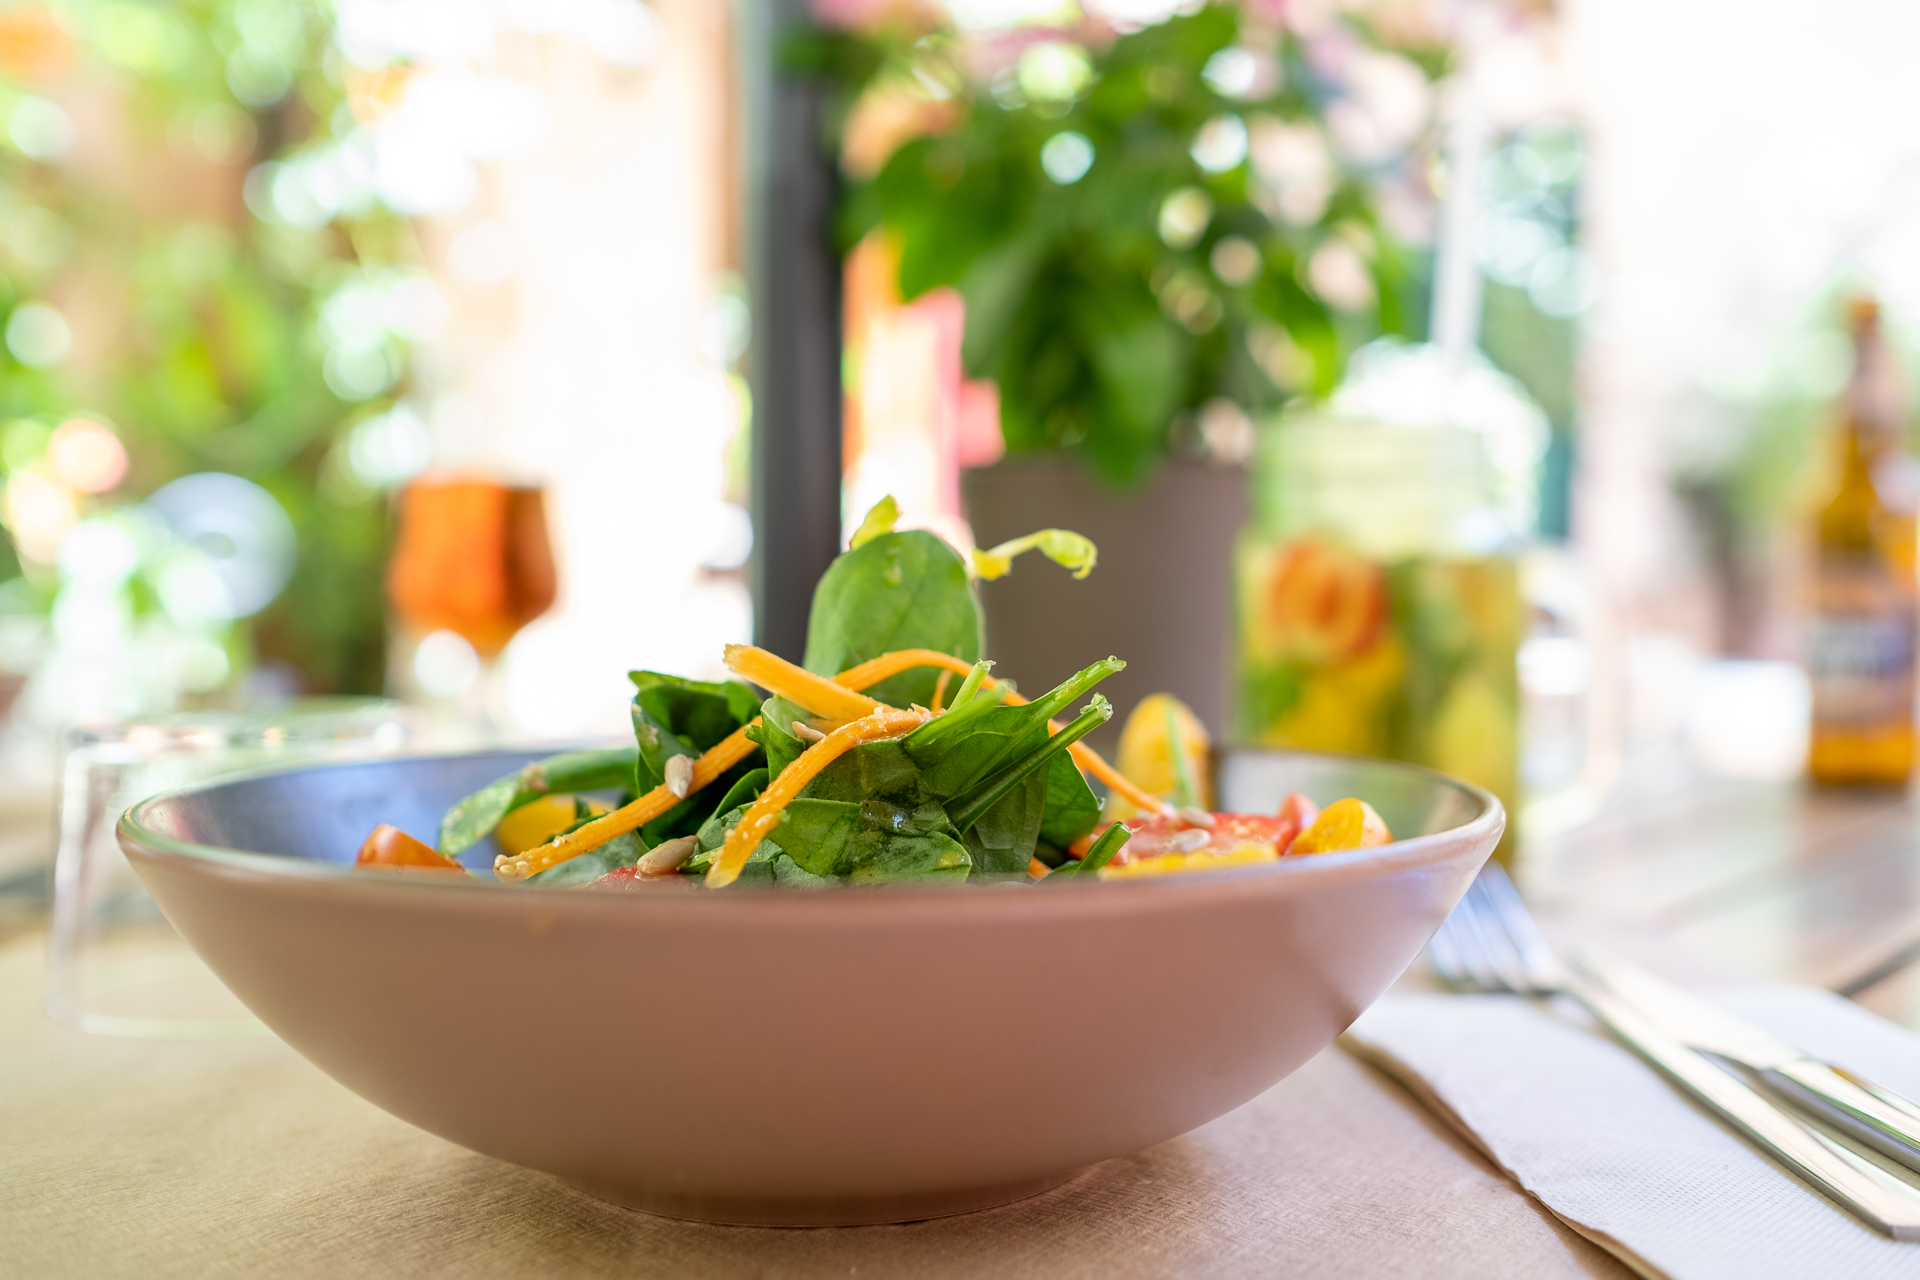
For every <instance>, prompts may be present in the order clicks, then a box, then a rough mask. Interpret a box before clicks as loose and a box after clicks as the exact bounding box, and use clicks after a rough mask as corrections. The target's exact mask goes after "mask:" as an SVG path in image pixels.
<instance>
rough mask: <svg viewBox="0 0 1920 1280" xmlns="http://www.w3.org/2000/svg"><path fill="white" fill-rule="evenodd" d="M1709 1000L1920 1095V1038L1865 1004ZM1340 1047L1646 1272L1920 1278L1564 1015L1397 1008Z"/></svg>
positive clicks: (1919, 1263)
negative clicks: (1379, 1071)
mask: <svg viewBox="0 0 1920 1280" xmlns="http://www.w3.org/2000/svg"><path fill="white" fill-rule="evenodd" d="M1699 994H1700V995H1702V996H1704V997H1705V998H1707V999H1709V1000H1711V1001H1713V1002H1714V1003H1716V1004H1718V1005H1720V1006H1721V1007H1723V1008H1725V1009H1727V1010H1729V1011H1731V1012H1733V1013H1736V1014H1738V1015H1740V1016H1741V1017H1743V1018H1746V1019H1747V1020H1749V1021H1751V1022H1754V1023H1757V1024H1758V1025H1760V1026H1762V1027H1765V1028H1766V1029H1767V1030H1769V1031H1771V1032H1773V1033H1774V1034H1775V1035H1777V1036H1780V1037H1782V1038H1783V1039H1785V1040H1788V1041H1790V1042H1791V1043H1793V1044H1796V1045H1798V1046H1799V1047H1800V1048H1802V1049H1804V1050H1807V1051H1808V1052H1810V1053H1813V1054H1815V1055H1817V1056H1819V1057H1822V1058H1825V1059H1827V1060H1828V1061H1832V1062H1836V1063H1839V1064H1842V1065H1844V1066H1847V1067H1849V1068H1851V1069H1853V1070H1855V1071H1858V1072H1860V1073H1861V1074H1863V1075H1865V1076H1867V1077H1868V1078H1869V1079H1872V1080H1874V1081H1875V1082H1877V1083H1879V1084H1882V1085H1885V1086H1887V1087H1889V1088H1892V1089H1897V1090H1899V1091H1900V1092H1901V1093H1904V1094H1906V1095H1907V1096H1908V1097H1920V1036H1915V1035H1913V1034H1912V1033H1911V1032H1908V1031H1905V1030H1902V1029H1901V1028H1899V1027H1897V1026H1895V1025H1893V1024H1892V1023H1890V1022H1887V1021H1884V1020H1883V1019H1881V1018H1877V1017H1875V1016H1874V1015H1873V1014H1871V1013H1868V1012H1867V1011H1866V1010H1864V1009H1862V1008H1860V1007H1859V1006H1858V1005H1855V1004H1852V1003H1850V1002H1848V1001H1846V1000H1843V999H1841V998H1840V997H1838V996H1836V995H1833V994H1832V993H1830V992H1826V991H1820V990H1817V989H1814V988H1811V987H1790V986H1764V987H1729V988H1719V989H1707V990H1702V991H1701V992H1700V993H1699ZM1343 1043H1344V1044H1345V1045H1346V1047H1347V1048H1348V1049H1349V1050H1351V1051H1352V1052H1354V1053H1356V1054H1358V1055H1360V1056H1361V1057H1363V1058H1365V1059H1366V1060H1368V1061H1370V1062H1373V1063H1374V1064H1375V1065H1377V1066H1379V1067H1380V1068H1382V1069H1383V1070H1385V1071H1386V1072H1388V1073H1389V1074H1390V1075H1392V1076H1394V1077H1395V1078H1396V1079H1398V1080H1399V1081H1400V1082H1401V1083H1402V1084H1404V1085H1405V1086H1407V1088H1409V1089H1410V1090H1412V1092H1413V1093H1414V1094H1415V1096H1416V1097H1419V1098H1420V1099H1421V1100H1422V1101H1423V1102H1424V1103H1426V1104H1427V1105H1428V1106H1429V1107H1431V1108H1433V1110H1434V1111H1435V1112H1436V1113H1437V1114H1439V1115H1440V1116H1441V1117H1442V1118H1443V1119H1445V1120H1446V1121H1447V1122H1448V1123H1449V1124H1451V1125H1453V1126H1454V1127H1455V1128H1457V1129H1459V1130H1461V1132H1462V1133H1463V1134H1465V1135H1466V1136H1467V1137H1468V1139H1469V1140H1470V1141H1473V1142H1474V1143H1475V1144H1476V1145H1478V1146H1479V1147H1480V1148H1481V1149H1482V1150H1483V1151H1484V1152H1485V1153H1486V1154H1487V1155H1488V1157H1489V1158H1490V1159H1492V1160H1493V1161H1494V1163H1495V1164H1497V1165H1499V1166H1500V1167H1501V1168H1503V1169H1504V1170H1506V1171H1507V1173H1509V1174H1510V1175H1511V1176H1512V1177H1513V1178H1514V1179H1515V1180H1516V1181H1518V1182H1519V1183H1520V1185H1521V1186H1522V1187H1524V1188H1525V1189H1526V1190H1527V1191H1528V1192H1529V1193H1531V1194H1532V1195H1534V1196H1536V1197H1538V1198H1539V1199H1540V1201H1541V1202H1542V1203H1544V1204H1545V1205H1546V1206H1547V1207H1548V1208H1549V1209H1551V1210H1552V1211H1553V1212H1554V1213H1555V1214H1557V1215H1558V1216H1559V1217H1560V1218H1561V1219H1563V1220H1564V1221H1565V1222H1567V1223H1568V1224H1569V1225H1570V1226H1572V1227H1573V1228H1574V1229H1575V1230H1576V1231H1579V1232H1580V1233H1581V1234H1582V1235H1585V1236H1586V1237H1587V1238H1589V1239H1591V1240H1592V1241H1594V1243H1596V1244H1598V1245H1600V1246H1601V1247H1602V1248H1604V1249H1607V1250H1608V1251H1610V1252H1612V1253H1613V1254H1614V1255H1615V1256H1617V1257H1619V1258H1620V1259H1621V1261H1623V1262H1625V1263H1626V1264H1627V1265H1628V1266H1630V1267H1633V1268H1634V1269H1635V1270H1637V1271H1639V1272H1640V1273H1641V1274H1643V1275H1647V1276H1653V1277H1667V1278H1670V1280H1717V1278H1719V1277H1727V1278H1728V1280H1754V1278H1755V1277H1767V1276H1792V1277H1801V1276H1835V1277H1847V1278H1848V1280H1869V1278H1878V1277H1882V1276H1887V1277H1892V1276H1904V1277H1920V1244H1898V1243H1895V1242H1894V1241H1892V1240H1889V1239H1887V1238H1886V1237H1885V1236H1882V1235H1879V1234H1878V1233H1876V1232H1874V1231H1873V1230H1872V1229H1871V1228H1869V1227H1867V1226H1866V1225H1865V1224H1863V1223H1861V1222H1860V1221H1859V1220H1858V1219H1856V1218H1854V1217H1853V1216H1852V1215H1851V1214H1850V1213H1848V1212H1846V1211H1845V1210H1843V1209H1841V1208H1839V1207H1838V1206H1837V1205H1835V1204H1834V1203H1833V1202H1831V1201H1829V1200H1827V1199H1826V1198H1825V1197H1824V1196H1822V1195H1820V1194H1819V1193H1818V1192H1816V1191H1814V1190H1813V1189H1812V1188H1811V1187H1809V1186H1807V1185H1806V1184H1804V1183H1802V1182H1800V1181H1799V1180H1798V1179H1796V1178H1794V1177H1793V1176H1791V1175H1789V1174H1788V1173H1786V1172H1785V1171H1784V1170H1782V1169H1781V1168H1780V1166H1778V1165H1776V1164H1774V1163H1773V1162H1772V1161H1771V1160H1769V1159H1768V1158H1767V1157H1766V1156H1763V1155H1761V1154H1760V1153H1759V1152H1758V1151H1757V1150H1755V1149H1754V1148H1752V1147H1750V1146H1748V1145H1747V1144H1746V1142H1744V1141H1743V1140H1742V1139H1740V1138H1738V1137H1736V1136H1734V1134H1733V1133H1732V1132H1731V1131H1730V1130H1728V1129H1726V1128H1724V1127H1723V1126H1722V1125H1721V1124H1720V1123H1719V1122H1718V1121H1716V1120H1715V1119H1713V1118H1712V1117H1711V1116H1710V1115H1708V1114H1707V1113H1706V1112H1705V1111H1702V1110H1700V1109H1699V1108H1697V1107H1696V1106H1695V1105H1694V1104H1693V1103H1692V1102H1690V1101H1689V1100H1688V1099H1687V1098H1686V1097H1685V1096H1684V1095H1683V1094H1681V1093H1680V1092H1679V1091H1677V1090H1676V1089H1674V1088H1673V1087H1672V1086H1671V1085H1669V1084H1667V1083H1666V1081H1665V1080H1663V1079H1662V1078H1661V1077H1660V1076H1658V1075H1656V1074H1655V1073H1654V1071H1653V1069H1652V1068H1651V1067H1648V1066H1647V1065H1646V1064H1644V1063H1643V1062H1641V1060H1640V1059H1638V1058H1636V1057H1635V1056H1634V1055H1633V1054H1632V1053H1631V1052H1629V1051H1628V1050H1627V1049H1625V1048H1624V1047H1622V1046H1621V1045H1620V1044H1619V1043H1618V1042H1616V1041H1614V1040H1613V1039H1611V1038H1610V1037H1608V1035H1607V1034H1606V1032H1605V1031H1603V1030H1601V1029H1599V1028H1598V1027H1597V1026H1596V1025H1595V1024H1594V1023H1593V1022H1592V1021H1591V1020H1590V1019H1588V1018H1587V1017H1586V1015H1585V1013H1584V1011H1580V1010H1577V1009H1575V1008H1574V1007H1573V1006H1571V1005H1570V1004H1569V1003H1568V1002H1566V1001H1554V1002H1552V1003H1550V1004H1548V1003H1540V1004H1536V1003H1534V1002H1530V1001H1527V1000H1524V999H1522V998H1520V997H1518V996H1466V995H1417V994H1408V995H1391V996H1388V997H1387V998H1385V999H1383V1000H1381V1001H1380V1002H1379V1003H1378V1004H1376V1005H1375V1006H1374V1007H1373V1008H1372V1009H1370V1010H1369V1011H1368V1012H1367V1013H1366V1014H1364V1015H1363V1016H1362V1017H1361V1018H1360V1020H1359V1021H1358V1022H1356V1023H1355V1024H1354V1025H1353V1028H1352V1029H1351V1030H1350V1031H1349V1032H1348V1033H1347V1036H1346V1038H1345V1040H1344V1041H1343Z"/></svg>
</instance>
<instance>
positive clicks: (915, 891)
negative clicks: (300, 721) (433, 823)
mask: <svg viewBox="0 0 1920 1280" xmlns="http://www.w3.org/2000/svg"><path fill="white" fill-rule="evenodd" d="M534 750H542V751H544V750H546V749H545V748H539V749H526V750H523V749H516V748H512V747H495V748H488V749H484V750H476V751H457V752H444V753H436V754H421V755H394V756H384V757H380V758H377V759H371V760H369V759H358V760H335V761H326V762H320V763H315V762H308V763H306V764H296V765H278V766H270V767H267V768H262V769H252V770H247V771H245V772H240V773H232V774H226V775H223V776H221V777H219V778H211V779H203V780H201V781H199V782H196V783H192V784H190V785H187V786H182V787H175V788H172V789H171V790H167V791H162V792H158V793H156V794H154V795H151V796H148V797H147V798H146V799H144V800H141V801H139V802H138V803H136V804H134V805H132V806H130V807H129V808H127V809H126V810H125V811H124V812H123V813H122V814H121V815H120V817H119V819H118V821H116V822H115V824H114V834H115V836H116V837H117V839H118V842H119V844H120V846H121V848H122V849H123V850H125V851H126V852H127V853H129V854H132V853H134V852H136V850H137V851H138V853H139V854H141V855H143V856H146V857H149V858H154V859H156V860H160V861H165V862H171V863H175V864H187V865H192V866H194V867H195V868H196V869H199V870H203V871H207V872H211V873H213V874H215V875H218V876H219V877H220V878H222V879H243V880H254V881H258V880H271V881H282V882H290V881H304V882H309V883H319V884H331V885H338V886H352V887H355V888H366V889H370V890H375V891H378V892H382V893H384V892H389V891H393V892H404V893H433V894H443V895H444V894H472V893H476V892H478V893H484V894H486V895H487V896H488V897H490V898H492V899H494V900H495V901H499V902H502V903H505V902H515V903H518V904H520V905H523V906H524V905H531V904H532V903H533V902H534V901H535V899H534V898H530V897H528V896H527V895H528V894H529V893H531V894H533V895H536V896H537V898H538V901H539V903H540V905H542V906H554V905H558V904H559V903H560V902H567V903H580V904H585V903H596V902H597V903H602V904H606V905H608V906H612V907H614V908H615V909H622V908H627V909H630V908H631V907H632V905H633V904H636V903H645V904H649V905H653V906H659V907H674V906H676V905H683V906H686V907H695V906H696V905H698V907H699V908H700V909H710V907H711V904H714V903H717V902H733V903H770V902H776V901H777V902H780V903H783V904H785V903H792V904H796V905H797V904H799V903H802V902H851V901H856V900H861V901H876V900H885V901H887V902H892V903H899V902H901V901H902V900H903V899H908V898H916V899H923V900H937V901H941V902H954V901H960V900H966V901H990V902H999V903H1003V904H1004V903H1006V902H1008V900H1009V898H1010V897H1011V896H1012V895H1006V894H1001V893H993V892H988V893H981V892H979V890H980V889H981V888H989V887H990V886H973V887H972V889H971V890H969V889H968V886H965V885H939V886H930V885H914V884H889V885H862V886H844V887H854V888H859V889H861V890H863V891H862V892H859V893H852V894H848V893H832V894H822V893H782V894H775V893H768V892H759V891H753V892H748V893H740V894H715V895H709V894H682V893H664V894H631V893H579V892H577V890H579V889H580V888H582V887H583V886H580V885H537V884H521V883H503V882H499V881H493V880H487V879H485V878H484V877H483V876H481V875H471V876H468V877H465V878H463V879H461V880H454V879H452V878H451V877H447V876H441V875H413V874H409V873H407V872H406V871H405V870H404V869H398V868H395V869H386V870H384V871H383V870H380V869H369V868H363V867H357V866H356V865H355V864H353V863H351V862H325V861H321V860H320V859H317V858H296V857H291V856H288V855H286V854H277V853H263V852H259V851H256V850H247V849H231V848H225V847H222V846H219V845H208V844H199V843H196V842H194V841H190V840H181V839H178V838H176V837H174V836H169V835H165V834H163V833H161V832H159V831H155V830H154V829H153V828H151V827H149V826H147V825H145V823H144V821H143V815H144V813H145V812H146V810H148V809H149V808H151V807H152V806H154V805H158V804H162V803H165V802H167V801H171V800H174V799H177V798H179V797H181V796H186V795H192V794H196V793H199V792H202V791H210V790H212V789H214V788H216V787H222V786H227V785H229V784H232V783H237V782H248V781H253V780H256V779H260V778H268V777H278V776H282V775H286V774H293V773H312V772H318V771H320V770H323V769H336V768H350V767H365V766H369V765H382V764H409V763H424V762H431V761H450V760H470V759H476V758H479V757H482V756H518V755H527V754H532V753H533V751H534ZM547 753H548V754H551V752H547ZM1223 754H1233V755H1243V756H1244V755H1260V756H1282V757H1285V756H1299V757H1306V758H1309V759H1315V760H1349V761H1354V762H1356V763H1364V764H1366V765H1369V766H1375V767H1384V768H1389V769H1395V770H1400V771H1403V772H1407V773H1413V774H1420V775H1424V776H1426V777H1427V778H1429V779H1431V780H1433V781H1435V782H1438V783H1440V784H1442V785H1444V786H1447V787H1450V788H1452V789H1454V790H1456V791H1459V792H1464V793H1465V794H1466V795H1467V797H1468V798H1469V799H1471V800H1473V801H1475V802H1476V803H1478V804H1479V806H1480V812H1479V813H1477V814H1476V815H1475V816H1474V817H1472V818H1471V819H1469V820H1468V821H1466V822H1463V823H1461V824H1460V825H1459V826H1454V827H1447V828H1445V829H1443V830H1440V831H1432V832H1428V833H1426V834H1425V835H1418V836H1412V837H1410V838H1408V839H1405V840H1395V841H1393V842H1392V843H1390V844H1384V845H1377V846H1374V847H1372V848H1365V849H1348V850H1343V851H1341V852H1338V853H1322V854H1315V855H1313V856H1312V857H1302V858H1278V859H1275V860H1274V861H1272V862H1258V863H1248V864H1241V865H1237V866H1230V867H1219V868H1213V869H1209V870H1205V871H1199V872H1195V873H1193V874H1189V875H1169V876H1137V877H1136V876H1128V877H1124V878H1120V879H1115V880H1100V879H1093V880H1089V881H1087V882H1086V883H1084V884H1083V883H1077V881H1078V879H1079V878H1078V877H1075V880H1076V883H1075V884H1072V885H1065V886H1057V887H1055V888H1054V889H1053V890H1051V891H1050V892H1049V893H1048V894H1047V900H1051V901H1060V900H1062V898H1061V895H1062V894H1065V895H1069V896H1070V897H1071V898H1074V899H1079V900H1085V899H1086V896H1087V895H1091V894H1101V895H1113V897H1112V898H1110V900H1113V901H1118V900H1120V895H1139V896H1145V895H1149V894H1156V893H1157V894H1166V893H1182V894H1186V893H1194V892H1200V891H1204V890H1208V889H1215V888H1232V887H1233V886H1239V885H1244V884H1246V883H1247V882H1248V881H1262V882H1267V881H1271V882H1274V883H1275V884H1290V883H1293V882H1295V881H1316V880H1322V879H1327V878H1337V879H1347V878H1351V877H1354V876H1356V875H1357V876H1361V877H1371V876H1372V875H1376V874H1378V875H1391V874H1393V873H1395V872H1398V871H1401V870H1405V869H1407V868H1410V867H1415V866H1419V865H1422V864H1425V863H1429V862H1438V861H1444V860H1445V859H1446V858H1448V857H1450V856H1452V855H1453V853H1454V852H1456V851H1457V849H1458V848H1459V847H1460V845H1461V844H1462V843H1463V842H1464V843H1466V844H1474V843H1477V842H1478V841H1480V840H1481V839H1485V840H1486V847H1487V849H1488V850H1489V852H1491V850H1492V849H1493V846H1494V845H1495V844H1496V843H1498V841H1499V838H1500V835H1501V833H1502V831H1503V830H1504V829H1505V827H1506V821H1507V815H1506V808H1505V806H1504V805H1503V804H1502V803H1501V801H1500V799H1499V797H1497V796H1495V795H1494V794H1493V793H1492V792H1491V791H1488V790H1487V789H1486V788H1484V787H1481V786H1478V785H1476V784H1475V783H1471V782H1468V781H1466V780H1465V779H1463V778H1457V777H1454V776H1453V775H1451V774H1447V773H1442V772H1441V771H1440V770H1438V769H1432V768H1428V767H1427V766H1425V765H1419V764H1413V763H1411V762H1408V761H1404V760H1389V759H1385V758H1383V757H1379V756H1363V755H1357V754H1352V753H1347V752H1334V751H1307V750H1296V749H1291V748H1285V747H1263V746H1229V747H1226V748H1224V749H1223ZM1222 812H1225V811H1222ZM369 870H372V872H373V873H372V874H368V872H369ZM1036 883H1037V882H1036ZM503 889H504V890H507V891H509V892H510V893H511V894H512V895H513V896H512V897H503V896H502V895H501V890H503ZM1019 900H1022V901H1030V902H1031V901H1035V899H1032V898H1029V897H1028V895H1025V894H1022V895H1019Z"/></svg>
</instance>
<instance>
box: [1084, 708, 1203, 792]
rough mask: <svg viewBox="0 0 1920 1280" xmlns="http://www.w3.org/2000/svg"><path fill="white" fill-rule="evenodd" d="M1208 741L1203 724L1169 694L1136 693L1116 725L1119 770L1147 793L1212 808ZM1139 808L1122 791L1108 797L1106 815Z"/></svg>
mask: <svg viewBox="0 0 1920 1280" xmlns="http://www.w3.org/2000/svg"><path fill="white" fill-rule="evenodd" d="M1212 754H1213V743H1212V741H1211V740H1210V739H1209V738H1208V737H1207V729H1206V726H1205V725H1203V724H1201V723H1200V717H1199V716H1196V715H1194V714H1193V712H1192V711H1191V710H1189V709H1188V708H1187V706H1186V704H1185V703H1183V702H1181V701H1180V700H1179V699H1178V698H1176V697H1174V696H1173V695H1172V694H1167V693H1156V694H1153V695H1151V696H1150V697H1146V698H1143V699H1141V701H1140V705H1139V706H1137V707H1135V708H1134V709H1133V714H1132V715H1130V716H1128V717H1127V723H1126V725H1125V727H1124V728H1122V729H1121V730H1120V756H1119V765H1120V772H1121V773H1122V774H1124V775H1125V776H1126V778H1127V780H1128V781H1129V782H1132V783H1133V784H1134V785H1135V786H1137V787H1139V788H1140V790H1142V791H1145V792H1146V793H1148V794H1149V795H1154V796H1159V797H1161V798H1163V799H1169V800H1171V801H1172V802H1173V803H1174V804H1175V805H1191V806H1193V807H1194V808H1198V809H1209V810H1210V809H1212V808H1213V768H1212V763H1213V762H1212ZM1138 812H1140V811H1139V810H1138V809H1137V808H1135V807H1134V805H1132V804H1131V803H1129V802H1128V800H1127V797H1126V796H1124V795H1119V794H1116V795H1115V796H1114V797H1113V799H1112V800H1111V801H1110V802H1109V803H1108V807H1107V815H1106V816H1108V817H1111V818H1116V819H1119V818H1131V817H1133V816H1134V815H1135V814H1136V813H1138Z"/></svg>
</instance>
